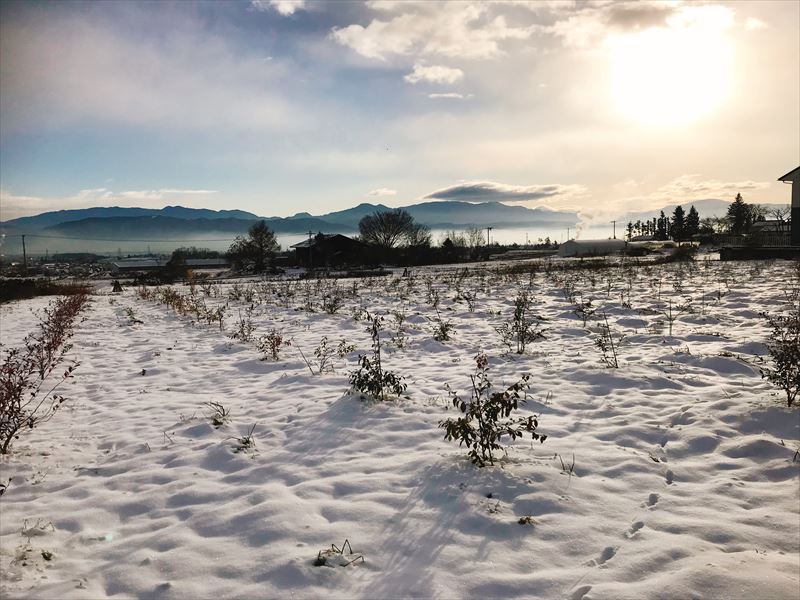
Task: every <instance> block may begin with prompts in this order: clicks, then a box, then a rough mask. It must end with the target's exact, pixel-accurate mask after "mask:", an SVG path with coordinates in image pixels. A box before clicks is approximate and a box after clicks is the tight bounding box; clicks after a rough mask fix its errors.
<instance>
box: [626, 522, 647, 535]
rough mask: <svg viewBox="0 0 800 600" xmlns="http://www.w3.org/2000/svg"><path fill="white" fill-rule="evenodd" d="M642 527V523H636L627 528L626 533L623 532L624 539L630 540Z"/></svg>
mask: <svg viewBox="0 0 800 600" xmlns="http://www.w3.org/2000/svg"><path fill="white" fill-rule="evenodd" d="M642 527H644V521H636V522H635V523H633V524H632V525H631V526H630V528H628V531H626V532H625V537H627V538H628V539H630V538H632V537H633V536H635V535H636V534H637V533H638V531H639V530H640V529H641V528H642Z"/></svg>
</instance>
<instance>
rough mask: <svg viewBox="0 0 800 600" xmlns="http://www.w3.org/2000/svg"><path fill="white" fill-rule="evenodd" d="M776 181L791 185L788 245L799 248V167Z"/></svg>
mask: <svg viewBox="0 0 800 600" xmlns="http://www.w3.org/2000/svg"><path fill="white" fill-rule="evenodd" d="M778 181H782V182H784V183H790V184H792V226H791V234H790V238H789V239H790V242H789V243H790V244H791V245H792V246H800V167H797V168H795V169H792V170H791V171H789V172H788V173H786V175H784V176H782V177H778Z"/></svg>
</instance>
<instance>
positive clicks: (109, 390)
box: [0, 261, 800, 600]
mask: <svg viewBox="0 0 800 600" xmlns="http://www.w3.org/2000/svg"><path fill="white" fill-rule="evenodd" d="M555 262H556V263H557V262H558V261H555ZM560 264H563V263H560ZM566 264H570V263H566ZM546 271H547V272H546ZM174 289H175V290H176V291H177V292H179V293H180V294H182V295H185V296H186V297H187V298H190V299H192V300H191V302H194V304H195V305H198V304H202V306H203V307H205V308H204V310H208V311H209V312H210V311H211V310H213V309H215V308H219V307H224V306H226V305H227V309H225V311H224V320H223V326H224V331H221V330H220V327H219V325H218V324H216V323H212V324H207V323H198V322H196V321H197V319H196V318H195V317H193V316H192V315H190V314H189V315H180V314H177V313H176V312H175V311H174V310H173V309H172V308H170V307H168V306H166V305H164V304H161V303H159V302H157V301H156V299H142V298H140V297H139V295H138V294H137V291H136V290H135V289H126V290H125V292H124V293H122V294H111V293H110V287H108V288H103V289H100V290H98V293H97V295H95V296H94V297H93V300H92V302H91V305H90V307H89V309H88V310H87V311H86V313H85V314H84V316H85V317H86V320H85V321H84V322H82V323H81V324H80V325H78V326H77V328H76V332H75V336H74V338H73V343H74V347H73V348H72V349H71V350H70V352H69V357H70V359H74V360H79V361H80V366H79V367H78V369H77V371H76V377H75V378H74V379H73V380H71V381H70V383H69V384H68V386H67V390H68V391H67V393H66V395H67V396H68V397H69V400H68V402H67V403H66V404H65V406H64V408H63V409H62V411H61V412H60V413H58V414H57V415H56V416H55V418H54V419H53V420H51V421H50V422H48V423H46V424H45V425H43V426H42V427H40V428H38V429H36V430H33V431H30V432H27V433H26V434H25V435H24V436H23V437H21V438H20V439H19V440H18V441H17V442H16V443H15V445H14V446H13V447H12V453H11V454H10V455H7V456H2V457H0V465H1V466H2V473H0V483H6V482H8V480H9V478H13V479H11V481H10V483H9V485H8V488H7V491H6V493H5V494H4V495H3V496H2V497H0V568H1V569H2V587H1V588H0V595H1V596H2V597H3V598H92V599H94V598H105V597H116V598H131V597H133V598H187V599H188V598H257V597H258V598H260V597H275V598H291V597H296V598H310V597H326V598H330V597H335V598H339V597H341V598H352V597H358V598H397V597H424V598H434V597H435V598H466V597H469V598H569V599H581V598H583V599H585V600H589V599H591V598H608V599H618V598H637V599H638V598H747V599H754V598H765V599H781V598H786V599H789V598H798V597H799V596H800V459H795V456H796V454H797V451H798V449H800V411H798V409H797V407H793V408H791V409H790V408H787V406H786V400H785V396H784V395H783V394H782V392H780V390H777V389H776V388H774V387H773V386H772V385H771V384H770V383H769V382H767V381H766V380H764V379H762V378H761V376H760V372H759V366H760V361H761V360H762V358H763V357H764V356H765V355H766V354H767V350H766V348H765V346H764V345H763V342H764V341H765V340H766V337H767V335H768V333H769V330H768V328H767V326H766V323H765V321H764V319H763V318H761V317H760V316H759V313H760V312H761V311H768V312H770V313H777V312H780V311H782V310H785V309H786V308H787V307H788V306H789V304H790V302H792V298H793V297H794V298H796V297H797V294H800V274H798V270H797V268H796V266H795V265H792V264H791V263H787V262H775V263H718V262H707V263H700V262H698V263H690V264H689V265H685V264H673V265H663V266H651V267H642V266H639V267H630V268H612V269H606V270H596V271H591V270H574V271H567V270H560V269H556V270H550V269H547V270H545V269H544V268H543V266H542V264H539V268H538V271H537V272H536V273H535V274H531V273H530V272H529V269H524V268H520V267H519V265H491V266H489V267H485V268H474V267H472V266H470V267H469V271H468V272H467V273H466V274H464V272H463V267H460V268H450V269H448V268H430V269H422V268H421V269H414V270H413V272H412V273H411V276H410V277H406V278H403V277H401V276H400V273H395V274H394V275H392V276H389V277H383V278H372V279H362V280H351V279H345V280H338V281H327V280H325V281H317V282H314V281H311V282H305V281H303V282H299V283H297V282H295V283H287V282H241V281H240V282H239V283H236V284H232V283H230V282H228V283H222V284H217V285H214V286H210V287H205V289H204V288H201V287H200V286H196V287H194V288H190V287H189V286H184V285H178V286H175V288H174ZM520 290H527V291H528V293H529V295H530V298H531V299H532V302H533V309H534V312H535V313H536V314H537V315H540V316H541V317H543V319H544V321H543V322H542V328H543V330H544V335H545V337H544V339H540V340H539V341H536V342H535V343H532V344H530V345H529V347H528V348H527V350H526V352H525V353H524V354H522V355H520V354H517V353H516V352H513V351H512V352H509V350H508V348H507V347H506V346H505V345H504V344H503V341H502V339H501V336H500V335H499V334H498V333H497V331H496V328H499V327H501V326H502V325H503V323H508V322H510V320H511V317H512V314H513V310H514V299H515V297H516V296H517V294H518V292H519V291H520ZM192 293H193V296H192ZM793 294H794V296H793ZM437 297H438V303H437ZM588 300H591V301H592V304H591V306H589V307H588V312H591V311H595V312H594V313H593V314H589V315H583V316H586V317H587V319H586V323H585V325H584V320H583V316H582V315H581V314H579V312H580V311H577V313H576V310H575V307H576V305H577V304H578V303H581V302H584V303H585V302H587V301H588ZM47 301H48V299H36V300H31V301H23V302H19V303H12V304H8V305H4V306H3V307H0V311H1V312H0V319H2V342H3V344H5V345H7V346H14V345H15V344H18V343H19V342H20V340H22V338H23V337H24V335H25V334H26V333H27V332H29V331H30V330H32V328H33V326H34V323H35V319H34V315H33V312H32V311H34V310H36V309H41V308H42V307H43V306H45V305H46V304H47ZM332 302H333V304H337V303H338V304H340V306H334V305H332V304H331V303H332ZM670 302H672V310H673V314H672V323H670V319H669V318H668V317H669V303H670ZM323 303H325V304H326V305H327V306H328V309H330V310H331V312H330V313H329V312H326V311H325V310H324V308H323ZM250 307H252V309H250ZM334 308H336V310H335V311H334V310H333V309H334ZM470 308H471V310H470ZM128 309H131V310H128ZM363 309H367V310H369V311H370V312H371V313H377V314H381V315H385V317H386V319H385V322H384V327H385V328H384V330H383V332H382V344H383V361H384V367H385V368H387V369H390V370H391V371H394V372H396V373H397V374H399V375H402V376H404V377H405V382H406V383H407V385H408V388H407V391H406V393H405V394H404V397H402V398H400V399H396V400H393V401H390V402H365V401H363V400H361V399H360V398H359V396H358V395H356V394H349V393H348V388H349V383H348V376H349V373H350V371H352V370H353V369H355V368H356V366H357V358H358V354H359V352H361V353H365V352H368V351H369V348H370V337H369V335H368V333H367V332H366V322H365V320H364V314H363ZM437 311H438V314H437ZM396 313H400V314H402V315H404V317H400V318H398V317H397V316H396ZM603 313H605V314H606V316H607V319H608V324H609V326H610V331H611V333H612V336H617V337H615V338H614V339H615V340H616V341H617V343H618V348H617V352H618V368H611V367H610V366H609V365H608V363H607V361H604V359H603V355H602V353H601V351H600V349H599V348H598V347H597V346H596V340H597V339H598V337H599V336H600V335H601V333H602V328H601V324H603V323H604V322H605V321H604V320H603V317H602V316H601V315H602V314H603ZM665 313H666V314H665ZM439 319H441V321H442V322H445V323H446V322H448V321H449V322H450V324H451V325H452V326H453V329H452V331H451V332H450V336H451V338H450V339H449V340H447V341H443V342H440V341H436V340H434V339H433V332H434V330H435V329H436V328H437V327H439V322H438V320H439ZM400 320H402V325H399V324H398V322H399V321H400ZM138 321H141V322H138ZM240 321H241V323H240ZM250 322H251V323H252V325H253V327H254V330H253V331H252V332H249V333H250V335H252V337H253V338H254V339H257V338H259V337H261V336H263V335H265V334H267V333H268V332H269V331H272V330H274V331H275V332H276V334H278V335H280V336H281V337H282V338H283V340H284V341H288V342H289V344H290V345H286V344H283V345H282V346H281V348H280V349H279V359H278V360H277V361H271V360H263V356H262V353H261V352H259V350H257V349H256V345H255V342H254V341H242V340H241V339H232V338H231V337H230V336H231V335H232V334H233V333H234V332H235V331H237V329H238V328H239V327H240V326H244V327H245V329H247V328H248V325H249V323H250ZM670 325H671V326H672V331H671V334H670ZM623 335H624V338H622V339H620V338H621V336H623ZM323 337H327V339H328V345H329V347H331V348H333V349H334V351H333V352H332V353H330V354H329V368H328V369H322V371H323V372H322V373H320V372H319V371H320V369H319V364H318V360H317V358H316V357H315V349H316V348H317V347H318V346H319V345H320V342H321V341H322V339H323ZM342 340H345V346H346V345H348V344H352V345H355V350H353V349H350V348H346V347H343V348H342V353H341V354H342V356H339V353H337V352H336V351H335V350H336V349H338V346H339V344H340V343H341V341H342ZM301 351H302V354H303V355H305V358H306V360H307V361H308V362H309V363H310V366H309V365H307V364H306V362H305V361H304V359H303V356H302V355H301ZM479 352H485V353H486V354H488V355H489V357H490V370H489V372H490V375H491V378H492V381H493V382H494V384H495V385H496V386H497V387H498V388H499V387H500V386H501V385H504V386H507V385H509V384H511V383H513V382H515V381H517V380H518V379H519V377H520V376H521V375H523V374H526V373H529V374H530V375H531V379H530V382H531V389H530V399H529V402H528V403H527V404H526V405H524V407H522V408H521V410H520V412H521V413H522V414H523V415H526V416H527V415H529V414H537V415H539V431H540V432H541V433H543V434H546V435H547V436H548V438H547V440H546V441H545V442H544V443H541V444H540V443H539V442H538V441H537V442H531V440H530V439H526V438H523V439H522V440H518V441H516V442H515V443H513V444H512V445H510V447H509V448H508V451H507V455H506V456H504V457H503V458H502V460H501V461H499V462H498V463H497V464H495V466H489V467H485V468H477V467H476V466H474V465H473V464H471V463H470V462H469V460H468V459H467V458H466V454H465V450H464V449H463V448H459V446H458V444H457V443H452V442H447V441H445V440H444V438H443V431H442V430H441V429H439V428H438V423H439V421H440V420H442V419H445V418H448V417H455V416H457V415H458V414H460V413H458V411H457V410H456V409H454V408H453V407H452V405H451V404H450V401H449V399H448V394H447V390H446V388H445V384H449V385H450V387H451V388H453V389H454V390H457V391H458V392H459V393H461V394H462V395H463V394H467V397H468V389H469V386H470V380H469V375H470V374H471V373H474V367H475V362H474V360H473V357H475V355H476V354H478V353H479ZM312 371H313V373H312ZM207 402H218V403H221V404H222V405H224V406H225V407H226V408H227V409H229V410H230V419H229V421H228V422H227V423H225V424H223V425H222V426H220V427H219V428H216V427H214V425H213V424H212V422H211V418H210V409H209V408H208V407H207V406H205V405H204V403H207ZM253 425H255V429H254V430H253V433H252V438H253V440H254V442H255V444H254V447H250V448H244V449H242V448H241V444H240V442H239V441H237V438H241V437H242V436H244V435H246V434H247V433H248V432H249V431H250V430H251V428H252V427H253ZM526 517H529V518H526ZM521 521H522V522H521ZM345 539H347V540H349V542H350V545H351V546H352V550H353V556H348V557H347V559H348V560H351V559H355V558H356V557H357V556H363V558H364V560H363V561H361V560H356V561H354V562H353V563H352V564H350V565H349V566H346V567H343V566H339V565H338V564H336V565H334V566H315V565H314V562H315V559H316V558H317V556H318V552H319V551H320V550H323V549H326V548H328V549H330V548H331V544H335V545H336V546H337V547H340V548H341V547H342V543H343V542H344V540H345ZM43 551H44V552H43ZM349 551H350V548H347V551H346V554H348V555H349V553H350V552H349ZM45 556H47V557H49V560H46V559H45Z"/></svg>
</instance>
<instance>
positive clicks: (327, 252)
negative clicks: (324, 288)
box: [292, 233, 367, 268]
mask: <svg viewBox="0 0 800 600" xmlns="http://www.w3.org/2000/svg"><path fill="white" fill-rule="evenodd" d="M292 248H293V249H294V251H295V256H296V258H297V262H298V263H299V264H301V265H303V266H304V267H308V268H317V267H339V266H342V265H348V264H359V263H362V262H364V258H365V255H364V253H365V251H366V249H367V246H366V244H363V243H362V242H359V241H358V240H354V239H353V238H350V237H347V236H346V235H342V234H340V233H318V234H317V235H315V236H313V237H311V238H310V239H307V240H303V241H302V242H300V243H298V244H293V245H292Z"/></svg>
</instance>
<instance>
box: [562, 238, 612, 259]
mask: <svg viewBox="0 0 800 600" xmlns="http://www.w3.org/2000/svg"><path fill="white" fill-rule="evenodd" d="M626 246H627V243H626V242H625V241H623V240H569V241H567V242H564V243H563V244H561V246H559V247H558V255H559V256H608V255H609V254H620V253H622V252H623V251H624V250H625V247H626Z"/></svg>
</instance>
